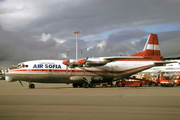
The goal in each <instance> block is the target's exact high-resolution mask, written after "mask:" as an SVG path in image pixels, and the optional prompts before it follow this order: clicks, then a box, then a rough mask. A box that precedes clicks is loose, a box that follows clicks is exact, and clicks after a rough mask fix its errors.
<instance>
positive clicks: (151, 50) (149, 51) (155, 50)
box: [144, 33, 161, 56]
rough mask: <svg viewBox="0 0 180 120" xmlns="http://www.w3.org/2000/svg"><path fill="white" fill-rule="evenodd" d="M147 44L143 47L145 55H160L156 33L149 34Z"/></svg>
mask: <svg viewBox="0 0 180 120" xmlns="http://www.w3.org/2000/svg"><path fill="white" fill-rule="evenodd" d="M147 42H148V44H147V46H145V47H146V48H144V51H145V56H161V53H160V49H159V42H158V37H157V34H152V33H151V34H150V35H149V39H148V40H147Z"/></svg>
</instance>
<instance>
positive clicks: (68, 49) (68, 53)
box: [67, 49, 69, 60]
mask: <svg viewBox="0 0 180 120" xmlns="http://www.w3.org/2000/svg"><path fill="white" fill-rule="evenodd" d="M67 60H69V49H68V50H67Z"/></svg>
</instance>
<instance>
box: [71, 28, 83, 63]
mask: <svg viewBox="0 0 180 120" xmlns="http://www.w3.org/2000/svg"><path fill="white" fill-rule="evenodd" d="M79 33H81V32H80V31H74V32H73V34H76V60H78V34H79Z"/></svg>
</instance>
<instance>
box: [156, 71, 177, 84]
mask: <svg viewBox="0 0 180 120" xmlns="http://www.w3.org/2000/svg"><path fill="white" fill-rule="evenodd" d="M159 84H160V85H161V86H165V87H173V86H174V84H175V83H174V81H173V80H172V76H170V75H163V74H161V75H159V76H158V79H157V80H156V85H159Z"/></svg>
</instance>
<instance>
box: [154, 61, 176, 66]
mask: <svg viewBox="0 0 180 120" xmlns="http://www.w3.org/2000/svg"><path fill="white" fill-rule="evenodd" d="M154 63H155V66H163V65H165V64H170V63H178V62H177V61H174V62H173V61H172V62H166V61H157V62H154Z"/></svg>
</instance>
